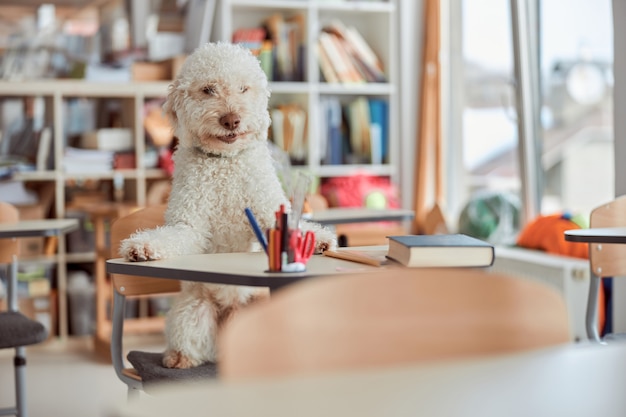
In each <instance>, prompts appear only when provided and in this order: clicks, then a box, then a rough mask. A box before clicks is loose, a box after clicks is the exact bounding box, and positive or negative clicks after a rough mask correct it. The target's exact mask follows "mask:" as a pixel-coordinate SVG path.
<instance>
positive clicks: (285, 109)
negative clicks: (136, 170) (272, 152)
mask: <svg viewBox="0 0 626 417" xmlns="http://www.w3.org/2000/svg"><path fill="white" fill-rule="evenodd" d="M270 115H271V118H272V125H271V133H270V135H271V139H272V141H273V142H274V144H275V145H276V146H278V147H279V148H280V149H282V150H283V151H285V152H286V153H287V154H288V155H289V158H290V160H291V163H293V164H298V165H299V164H303V163H305V161H306V154H307V152H306V148H307V145H306V143H307V135H306V123H307V114H306V112H305V111H304V110H303V109H302V107H301V106H299V105H298V104H296V103H290V104H284V105H280V106H277V107H274V108H273V109H271V110H270Z"/></svg>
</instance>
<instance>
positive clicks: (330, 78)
mask: <svg viewBox="0 0 626 417" xmlns="http://www.w3.org/2000/svg"><path fill="white" fill-rule="evenodd" d="M315 47H316V51H317V60H318V62H319V66H320V72H321V73H322V80H323V81H325V82H327V83H338V82H339V77H337V73H336V72H335V69H334V68H333V64H332V62H331V61H330V58H329V57H328V54H327V53H326V51H325V50H324V48H323V47H322V45H321V43H320V41H319V40H318V41H317V43H316V44H315Z"/></svg>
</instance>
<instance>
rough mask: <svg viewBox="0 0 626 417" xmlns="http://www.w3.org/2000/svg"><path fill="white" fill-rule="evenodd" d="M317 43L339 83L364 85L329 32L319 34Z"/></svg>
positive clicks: (344, 52) (339, 44)
mask: <svg viewBox="0 0 626 417" xmlns="http://www.w3.org/2000/svg"><path fill="white" fill-rule="evenodd" d="M318 42H319V44H320V46H321V47H322V48H323V49H324V52H325V53H326V55H327V56H328V57H329V58H330V62H331V63H332V64H333V68H334V69H335V73H336V74H337V78H338V79H339V82H341V83H364V82H365V80H364V79H363V77H362V76H361V74H360V73H359V72H358V70H357V69H356V68H355V67H354V64H353V63H352V61H351V60H350V58H349V56H348V55H347V53H346V51H345V50H344V48H343V47H342V45H341V43H340V42H339V40H338V38H337V37H336V36H335V35H334V34H332V33H329V32H324V31H322V32H320V34H319V36H318Z"/></svg>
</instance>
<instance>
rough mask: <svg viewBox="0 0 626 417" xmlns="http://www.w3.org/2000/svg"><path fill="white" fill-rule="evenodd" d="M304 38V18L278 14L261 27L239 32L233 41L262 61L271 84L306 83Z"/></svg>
mask: <svg viewBox="0 0 626 417" xmlns="http://www.w3.org/2000/svg"><path fill="white" fill-rule="evenodd" d="M304 38H305V31H304V16H303V15H301V14H297V15H294V16H290V17H285V16H283V15H282V14H281V13H276V14H273V15H271V16H269V17H268V18H267V19H265V20H264V21H263V23H262V25H261V26H259V27H251V28H240V29H237V30H236V31H235V32H234V33H233V36H232V42H233V43H239V44H242V45H244V46H246V47H247V48H249V49H250V50H251V51H252V53H253V54H254V55H256V56H257V57H258V58H259V61H260V62H261V67H262V68H263V70H264V71H265V74H266V75H267V78H268V79H269V80H270V81H303V80H304V57H305V53H306V48H305V41H304Z"/></svg>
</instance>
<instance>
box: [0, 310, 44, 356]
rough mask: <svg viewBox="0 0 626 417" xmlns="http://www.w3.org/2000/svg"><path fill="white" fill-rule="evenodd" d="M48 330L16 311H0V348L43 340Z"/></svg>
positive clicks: (31, 343)
mask: <svg viewBox="0 0 626 417" xmlns="http://www.w3.org/2000/svg"><path fill="white" fill-rule="evenodd" d="M47 337H48V331H47V330H46V328H45V327H44V326H43V324H41V323H39V322H38V321H35V320H31V319H29V318H28V317H26V316H25V315H23V314H22V313H19V312H16V311H3V312H0V349H6V348H14V347H19V346H28V345H34V344H35V343H39V342H43V341H44V340H46V338H47Z"/></svg>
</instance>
